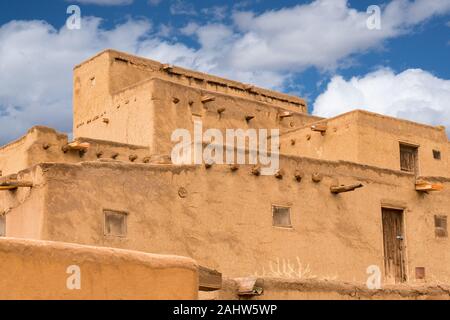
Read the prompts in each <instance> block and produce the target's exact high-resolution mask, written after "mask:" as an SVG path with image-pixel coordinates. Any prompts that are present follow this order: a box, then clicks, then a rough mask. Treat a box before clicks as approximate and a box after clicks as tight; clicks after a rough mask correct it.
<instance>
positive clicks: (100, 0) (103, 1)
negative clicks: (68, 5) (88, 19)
mask: <svg viewBox="0 0 450 320" xmlns="http://www.w3.org/2000/svg"><path fill="white" fill-rule="evenodd" d="M66 1H70V0H66ZM71 2H76V3H81V4H95V5H99V6H124V5H129V4H132V3H133V0H73V1H71Z"/></svg>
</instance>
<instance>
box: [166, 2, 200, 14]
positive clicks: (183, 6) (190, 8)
mask: <svg viewBox="0 0 450 320" xmlns="http://www.w3.org/2000/svg"><path fill="white" fill-rule="evenodd" d="M170 13H171V14H173V15H187V16H195V15H197V11H196V10H195V7H194V5H193V4H192V3H190V2H187V1H184V0H175V2H173V3H172V4H171V6H170Z"/></svg>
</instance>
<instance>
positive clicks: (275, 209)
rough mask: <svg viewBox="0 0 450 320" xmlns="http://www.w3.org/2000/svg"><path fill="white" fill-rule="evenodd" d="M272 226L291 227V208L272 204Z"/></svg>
mask: <svg viewBox="0 0 450 320" xmlns="http://www.w3.org/2000/svg"><path fill="white" fill-rule="evenodd" d="M272 215H273V226H274V227H283V228H292V223H291V208H289V207H279V206H272Z"/></svg>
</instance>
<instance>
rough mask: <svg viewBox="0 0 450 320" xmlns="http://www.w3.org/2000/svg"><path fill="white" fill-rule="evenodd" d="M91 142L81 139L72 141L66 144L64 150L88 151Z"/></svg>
mask: <svg viewBox="0 0 450 320" xmlns="http://www.w3.org/2000/svg"><path fill="white" fill-rule="evenodd" d="M90 146H91V145H90V143H88V142H80V141H74V142H71V143H68V144H66V145H65V146H63V148H62V149H63V151H64V152H67V151H70V150H75V151H87V150H88V149H89V147H90Z"/></svg>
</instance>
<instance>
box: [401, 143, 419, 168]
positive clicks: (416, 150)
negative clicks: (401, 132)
mask: <svg viewBox="0 0 450 320" xmlns="http://www.w3.org/2000/svg"><path fill="white" fill-rule="evenodd" d="M404 149H409V150H413V155H414V168H404V167H403V160H402V154H404ZM399 152H400V170H401V171H403V172H409V173H416V174H418V173H419V146H418V145H416V144H412V143H407V142H403V141H399Z"/></svg>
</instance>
